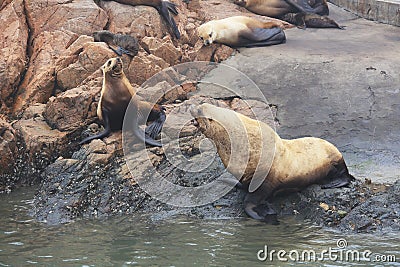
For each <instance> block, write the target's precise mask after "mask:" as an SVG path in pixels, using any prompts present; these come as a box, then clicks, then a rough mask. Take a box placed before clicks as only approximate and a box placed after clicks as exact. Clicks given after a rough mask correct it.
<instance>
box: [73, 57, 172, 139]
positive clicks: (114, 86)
mask: <svg viewBox="0 0 400 267" xmlns="http://www.w3.org/2000/svg"><path fill="white" fill-rule="evenodd" d="M101 68H102V70H103V86H102V88H101V96H100V101H99V104H98V106H97V116H98V117H99V119H100V120H101V121H103V123H104V131H103V132H101V133H99V134H96V135H93V136H89V137H87V138H85V139H84V140H82V141H81V142H80V143H79V144H85V143H87V142H89V141H91V140H93V139H98V138H103V137H106V136H108V135H109V134H110V133H111V131H112V130H121V129H122V125H123V120H124V116H125V112H126V110H127V107H128V105H129V103H130V102H131V101H133V104H131V106H130V107H131V108H133V109H132V111H133V112H135V113H136V114H131V115H132V116H131V117H132V120H133V134H134V135H135V136H136V137H137V138H138V139H139V140H141V141H143V142H145V143H146V144H148V145H151V146H158V147H161V143H159V142H157V141H155V140H154V138H155V137H156V136H157V135H158V134H159V133H160V131H161V128H162V126H163V124H164V122H165V119H166V116H165V112H164V108H163V107H162V106H160V105H158V104H155V105H152V104H151V103H149V102H146V101H140V100H139V99H138V98H137V96H136V90H135V89H134V88H133V87H132V85H131V84H130V82H129V80H128V78H126V76H125V73H124V71H123V68H122V60H121V59H120V58H119V57H117V58H111V59H109V60H107V62H106V63H105V64H104V65H103V66H102V67H101ZM144 114H149V116H148V118H144V116H143V115H144ZM146 122H152V123H151V124H150V125H149V126H148V127H147V128H146V131H145V132H144V131H143V130H142V129H141V128H139V124H145V123H146Z"/></svg>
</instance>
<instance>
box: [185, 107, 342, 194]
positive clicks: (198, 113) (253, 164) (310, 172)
mask: <svg viewBox="0 0 400 267" xmlns="http://www.w3.org/2000/svg"><path fill="white" fill-rule="evenodd" d="M191 113H192V115H193V116H194V117H195V118H196V120H197V122H198V124H199V128H200V130H201V131H202V132H203V133H204V134H205V135H206V136H207V137H208V138H210V139H212V140H213V141H214V142H215V145H216V147H217V151H218V154H219V156H220V158H221V160H222V162H223V164H224V166H225V167H226V168H227V170H228V171H229V172H230V173H232V174H233V175H234V176H235V177H236V178H237V179H239V180H241V181H242V182H249V181H250V179H251V178H253V176H254V175H255V172H256V169H257V168H258V169H257V173H258V174H259V175H262V178H263V179H265V180H267V181H268V182H269V184H271V185H272V186H273V187H274V188H279V186H280V185H285V186H286V187H290V186H292V187H293V188H297V187H299V188H301V187H304V186H307V185H310V184H314V183H318V180H319V179H322V178H324V177H326V175H327V174H328V172H329V170H330V169H331V167H332V166H333V165H335V164H337V163H338V162H340V161H341V160H342V159H343V157H342V154H341V153H340V152H339V150H338V149H337V148H336V147H335V146H334V145H332V144H331V143H329V142H327V141H325V140H323V139H320V138H314V137H304V138H298V139H293V140H285V139H281V138H280V137H279V136H278V134H276V132H275V131H274V130H273V129H272V128H271V127H270V126H268V125H267V124H265V123H263V122H260V121H257V120H253V119H251V118H249V117H246V116H244V115H241V114H239V113H237V112H235V111H232V110H229V109H224V108H219V107H216V106H213V105H210V104H202V105H200V106H199V107H197V108H192V110H191ZM246 141H248V142H246ZM231 149H232V150H231ZM231 151H235V153H232V155H231ZM246 151H249V153H248V155H247V153H246ZM244 170H245V171H244ZM243 171H244V172H243Z"/></svg>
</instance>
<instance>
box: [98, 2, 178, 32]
mask: <svg viewBox="0 0 400 267" xmlns="http://www.w3.org/2000/svg"><path fill="white" fill-rule="evenodd" d="M105 1H111V0H105ZM112 1H115V2H118V3H121V4H125V5H130V6H151V7H154V8H155V9H157V11H158V13H160V15H161V17H162V18H163V19H164V20H165V21H166V23H167V25H168V27H169V28H170V30H171V31H172V33H173V34H174V36H175V38H176V39H179V38H180V37H181V34H180V32H179V29H178V27H177V26H176V23H175V20H174V18H173V17H172V16H171V14H170V12H171V13H172V14H174V15H178V10H177V9H176V4H174V3H171V2H169V1H167V0H112Z"/></svg>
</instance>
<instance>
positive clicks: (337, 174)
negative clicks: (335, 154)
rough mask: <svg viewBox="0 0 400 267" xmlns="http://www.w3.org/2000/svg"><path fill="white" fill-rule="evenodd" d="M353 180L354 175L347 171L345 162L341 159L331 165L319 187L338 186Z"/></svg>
mask: <svg viewBox="0 0 400 267" xmlns="http://www.w3.org/2000/svg"><path fill="white" fill-rule="evenodd" d="M354 180H355V178H354V176H353V175H351V174H350V173H349V170H348V169H347V166H346V163H345V162H344V160H342V161H341V162H339V163H338V164H337V165H334V166H332V168H331V170H330V171H329V172H328V175H327V176H326V179H325V181H324V182H323V183H322V186H321V188H322V189H328V188H339V187H343V186H346V185H348V184H349V183H350V182H351V181H354Z"/></svg>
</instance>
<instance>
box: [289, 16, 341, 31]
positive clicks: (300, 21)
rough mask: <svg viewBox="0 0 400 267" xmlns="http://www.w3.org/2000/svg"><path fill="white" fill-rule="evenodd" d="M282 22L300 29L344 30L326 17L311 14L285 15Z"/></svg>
mask: <svg viewBox="0 0 400 267" xmlns="http://www.w3.org/2000/svg"><path fill="white" fill-rule="evenodd" d="M282 20H284V21H287V22H289V23H292V24H294V25H296V26H297V27H298V28H300V29H306V28H307V27H308V28H337V29H341V30H344V27H343V26H340V25H339V24H337V22H336V21H334V20H333V19H331V18H329V17H328V16H320V15H317V14H311V13H287V14H285V15H284V16H283V17H282Z"/></svg>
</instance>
